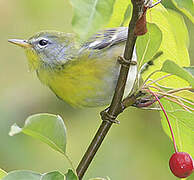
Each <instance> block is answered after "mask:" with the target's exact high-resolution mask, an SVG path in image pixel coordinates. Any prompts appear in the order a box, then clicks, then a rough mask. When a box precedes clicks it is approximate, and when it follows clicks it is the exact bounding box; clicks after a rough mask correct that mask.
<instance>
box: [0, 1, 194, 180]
mask: <svg viewBox="0 0 194 180" xmlns="http://www.w3.org/2000/svg"><path fill="white" fill-rule="evenodd" d="M164 4H165V5H166V6H168V7H170V8H174V7H173V6H172V4H171V3H170V2H169V0H166V1H165V0H164ZM175 10H176V9H175ZM72 14H73V12H72V8H71V6H70V4H69V3H68V2H67V1H66V0H57V1H54V0H41V1H40V0H0V167H1V168H2V169H4V170H6V171H12V170H16V169H29V170H33V171H38V172H41V173H43V172H48V171H53V170H60V171H61V172H65V171H66V170H67V168H68V167H69V164H68V162H67V161H66V159H64V158H63V157H62V156H61V155H60V154H59V153H56V152H54V151H53V150H52V149H50V148H49V147H48V146H47V145H45V144H43V143H42V142H40V141H38V140H35V139H32V138H31V137H27V136H25V135H17V136H14V137H9V136H8V132H9V129H10V126H11V125H12V124H13V123H15V122H16V123H17V124H19V125H20V126H22V125H23V124H24V121H25V119H26V118H27V117H28V116H29V115H31V114H34V113H39V112H49V113H54V114H60V115H61V116H62V117H63V119H64V121H65V124H66V126H67V130H68V145H67V152H68V155H69V156H71V158H72V159H73V163H74V165H75V166H76V165H77V164H78V162H79V161H80V159H81V157H82V155H83V153H84V152H85V150H86V148H87V146H88V144H89V142H90V141H91V139H92V137H93V136H94V133H95V132H96V130H97V128H98V126H99V125H100V123H101V122H100V118H99V111H101V110H103V108H104V107H101V108H93V109H74V108H72V107H70V106H69V105H67V104H65V103H64V102H62V101H60V100H58V99H57V98H56V96H55V95H54V94H53V93H52V92H51V91H50V90H49V89H48V88H47V87H45V86H43V85H41V83H40V82H39V80H38V79H37V77H36V75H35V73H29V72H28V67H27V61H26V57H25V55H24V52H23V50H22V49H20V48H19V47H15V46H13V45H11V44H8V42H7V39H8V38H28V37H29V36H31V35H33V34H34V33H35V32H37V31H41V30H45V29H47V30H48V29H54V30H59V31H64V32H72V27H71V18H72ZM184 18H185V21H186V24H187V26H188V29H189V34H190V42H191V44H190V47H189V51H190V56H191V59H194V51H192V47H193V45H194V44H193V42H194V25H192V24H191V23H190V22H189V20H188V19H187V18H186V17H184ZM192 64H194V63H193V62H192ZM119 120H120V121H121V124H120V125H114V126H113V127H112V129H111V131H110V133H109V135H108V137H107V138H106V140H105V141H104V143H103V145H102V147H101V148H100V150H99V152H98V153H97V156H96V157H95V159H94V161H93V162H92V164H91V166H90V168H89V170H88V171H87V173H86V176H85V177H84V179H85V180H87V179H89V178H91V177H98V176H100V177H106V176H109V177H110V178H111V180H121V179H122V180H129V179H134V180H155V179H157V180H164V179H165V180H173V179H176V178H175V177H174V176H173V175H172V174H171V172H170V170H169V167H168V160H169V157H170V156H171V154H172V153H173V146H172V142H171V141H170V139H169V138H168V137H167V136H166V134H164V132H163V130H162V127H161V123H160V116H159V113H157V112H153V111H145V110H138V109H135V108H131V109H128V110H127V111H125V112H124V113H123V114H122V115H121V116H120V117H119ZM189 179H194V175H193V176H192V177H190V178H189Z"/></svg>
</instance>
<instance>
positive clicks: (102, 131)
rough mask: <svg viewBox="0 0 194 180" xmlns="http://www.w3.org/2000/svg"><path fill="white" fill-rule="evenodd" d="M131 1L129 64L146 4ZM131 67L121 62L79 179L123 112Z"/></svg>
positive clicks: (78, 173) (127, 57)
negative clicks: (137, 27) (112, 90)
mask: <svg viewBox="0 0 194 180" xmlns="http://www.w3.org/2000/svg"><path fill="white" fill-rule="evenodd" d="M131 2H132V5H133V12H132V18H131V20H130V23H129V27H128V37H127V42H126V45H125V51H124V60H125V61H128V62H129V64H130V62H131V60H132V56H133V51H134V47H135V42H136V38H137V36H136V35H135V34H134V29H135V26H136V22H137V20H138V18H139V17H140V15H141V11H142V9H143V6H144V0H131ZM129 67H130V65H129V66H126V65H124V64H121V69H120V74H119V77H118V81H117V85H116V88H115V92H114V96H113V99H112V102H111V105H110V107H109V108H107V109H106V110H104V111H103V112H102V113H101V118H102V120H103V121H102V123H101V125H100V127H99V129H98V131H97V133H96V135H95V136H94V138H93V140H92V142H91V144H90V145H89V147H88V149H87V151H86V153H85V154H84V156H83V158H82V160H81V161H80V163H79V165H78V167H77V169H76V171H77V175H78V178H79V180H81V179H82V177H83V176H84V174H85V172H86V170H87V168H88V167H89V165H90V163H91V161H92V159H93V158H94V156H95V154H96V152H97V151H98V149H99V147H100V145H101V144H102V142H103V140H104V138H105V136H106V135H107V133H108V131H109V129H110V127H111V126H112V124H113V123H114V122H117V121H116V118H117V116H118V115H119V114H120V113H121V112H123V106H122V99H123V94H124V90H125V85H126V81H127V76H128V72H129ZM131 103H132V104H133V103H134V102H133V100H132V101H131Z"/></svg>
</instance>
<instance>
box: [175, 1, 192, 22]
mask: <svg viewBox="0 0 194 180" xmlns="http://www.w3.org/2000/svg"><path fill="white" fill-rule="evenodd" d="M172 2H173V3H174V5H175V6H176V7H177V8H178V9H179V10H180V11H182V12H183V13H184V14H185V15H186V16H187V17H188V18H189V19H190V20H191V21H192V22H193V23H194V1H193V0H172Z"/></svg>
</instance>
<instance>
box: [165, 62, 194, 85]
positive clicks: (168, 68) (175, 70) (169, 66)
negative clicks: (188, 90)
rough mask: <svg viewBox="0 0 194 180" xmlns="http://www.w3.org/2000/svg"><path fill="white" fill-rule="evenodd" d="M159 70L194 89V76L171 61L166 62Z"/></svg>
mask: <svg viewBox="0 0 194 180" xmlns="http://www.w3.org/2000/svg"><path fill="white" fill-rule="evenodd" d="M161 70H162V71H164V72H167V73H170V74H173V75H176V76H178V77H180V78H182V79H184V80H186V81H187V82H189V83H190V85H191V86H192V87H193V88H194V76H192V74H191V73H190V72H188V71H186V70H185V69H184V68H181V67H180V66H178V65H177V64H176V63H174V62H173V61H170V60H166V61H165V62H164V64H163V66H162V69H161Z"/></svg>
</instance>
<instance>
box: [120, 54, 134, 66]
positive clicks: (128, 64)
mask: <svg viewBox="0 0 194 180" xmlns="http://www.w3.org/2000/svg"><path fill="white" fill-rule="evenodd" d="M118 62H119V63H120V64H122V65H123V66H126V67H130V66H131V65H137V62H136V61H133V60H131V61H129V60H127V59H125V58H124V57H122V56H118Z"/></svg>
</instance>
